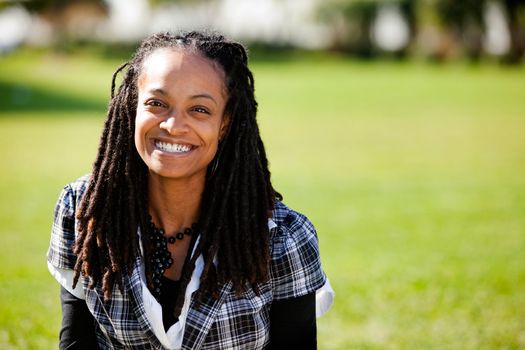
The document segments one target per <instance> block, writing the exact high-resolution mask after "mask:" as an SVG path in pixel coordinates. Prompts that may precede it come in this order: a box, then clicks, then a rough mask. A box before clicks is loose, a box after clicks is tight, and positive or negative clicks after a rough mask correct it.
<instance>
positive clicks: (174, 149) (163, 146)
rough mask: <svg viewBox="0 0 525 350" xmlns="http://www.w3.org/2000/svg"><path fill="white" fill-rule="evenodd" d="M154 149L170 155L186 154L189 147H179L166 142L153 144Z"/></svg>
mask: <svg viewBox="0 0 525 350" xmlns="http://www.w3.org/2000/svg"><path fill="white" fill-rule="evenodd" d="M155 147H157V148H158V149H159V150H161V151H164V152H171V153H184V152H188V151H189V150H190V149H191V147H190V146H187V145H179V144H178V143H168V142H161V141H157V142H155Z"/></svg>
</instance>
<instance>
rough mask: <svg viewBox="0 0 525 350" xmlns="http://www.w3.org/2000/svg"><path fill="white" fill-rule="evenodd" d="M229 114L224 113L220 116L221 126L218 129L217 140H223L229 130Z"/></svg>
mask: <svg viewBox="0 0 525 350" xmlns="http://www.w3.org/2000/svg"><path fill="white" fill-rule="evenodd" d="M230 120H231V118H230V116H229V115H226V114H225V115H224V116H223V117H222V121H221V128H220V130H219V141H222V140H224V138H225V137H226V136H227V135H228V132H229V131H230Z"/></svg>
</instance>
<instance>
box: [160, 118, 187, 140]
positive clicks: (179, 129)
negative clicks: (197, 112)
mask: <svg viewBox="0 0 525 350" xmlns="http://www.w3.org/2000/svg"><path fill="white" fill-rule="evenodd" d="M185 119H186V118H185V117H184V116H183V115H181V114H177V113H172V114H171V115H170V116H169V117H168V118H166V119H165V120H163V121H162V122H161V123H160V128H161V129H164V130H166V131H167V132H168V133H169V134H171V135H177V134H183V133H185V132H187V131H188V125H187V124H186V120H185Z"/></svg>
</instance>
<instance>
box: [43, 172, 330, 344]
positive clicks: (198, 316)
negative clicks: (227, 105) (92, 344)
mask: <svg viewBox="0 0 525 350" xmlns="http://www.w3.org/2000/svg"><path fill="white" fill-rule="evenodd" d="M88 179H89V178H88V177H87V176H85V177H82V178H80V179H79V180H77V181H75V182H73V183H71V184H69V185H67V186H66V187H65V188H64V190H63V191H62V193H61V195H60V198H59V200H58V203H57V205H56V208H55V212H54V222H53V229H52V233H51V243H50V247H49V251H48V255H47V259H48V264H49V265H51V266H52V267H53V268H56V269H59V270H66V271H71V270H72V269H73V268H74V265H75V261H76V256H75V254H74V253H73V250H72V247H73V244H74V241H75V234H76V227H75V225H76V222H75V210H76V208H77V205H78V204H79V202H80V198H81V196H82V194H83V192H84V191H85V189H86V186H87V181H88ZM272 220H273V221H274V223H275V225H274V227H273V228H271V230H270V236H271V240H270V241H271V247H270V252H271V266H270V279H269V281H268V282H267V283H263V284H262V285H261V286H260V294H259V295H258V296H257V295H255V293H254V292H253V291H252V290H248V291H246V292H245V293H244V294H242V295H241V296H236V295H235V293H234V291H233V290H232V283H231V282H229V283H226V284H224V285H223V286H222V287H221V289H220V293H219V298H218V299H214V298H213V297H212V296H211V295H208V294H205V297H204V300H203V303H202V304H201V305H200V307H196V305H195V300H193V298H192V299H191V302H190V307H189V311H188V313H187V317H186V324H185V327H184V333H183V337H182V349H219V348H221V349H222V348H227V349H261V348H264V347H265V346H266V345H267V344H268V342H269V309H270V306H271V303H272V301H273V300H281V299H289V298H294V297H299V296H302V295H306V294H308V293H312V292H314V291H316V290H318V289H320V288H321V287H322V286H323V285H324V284H325V282H326V276H325V274H324V273H323V270H322V268H321V263H320V259H319V248H318V241H317V235H316V232H315V229H314V227H313V225H312V224H311V223H310V221H308V219H307V218H306V217H305V216H303V215H301V214H299V213H297V212H295V211H293V210H291V209H289V208H288V207H286V206H285V205H284V204H282V203H280V202H278V203H277V205H276V208H275V210H274V212H273V217H272ZM141 259H142V258H141V257H139V258H138V259H137V261H136V263H135V267H134V269H133V271H132V273H131V275H129V276H128V274H124V277H123V284H124V290H123V292H120V291H119V290H118V288H115V290H114V291H113V295H112V297H111V298H110V300H109V301H108V302H106V303H104V302H103V300H102V295H103V294H102V292H101V289H100V286H96V287H95V288H94V289H89V288H87V283H88V281H87V278H83V279H81V280H80V281H82V283H83V286H82V288H81V291H82V293H83V296H85V300H86V304H87V306H88V308H89V310H90V311H91V313H92V314H93V316H94V318H95V319H96V321H97V327H96V333H97V334H96V335H97V339H98V342H99V346H100V348H101V349H165V347H164V346H163V344H162V343H161V342H160V341H159V339H158V337H157V336H156V335H155V333H154V331H153V328H152V326H151V322H150V320H149V319H148V317H147V315H146V312H145V306H144V298H143V290H142V288H143V286H144V284H143V283H142V281H141V278H143V275H142V277H141V273H142V274H143V273H144V272H143V271H144V270H143V267H142V266H143V263H142V261H141ZM55 277H57V276H56V275H55ZM58 278H59V277H57V279H58ZM59 282H60V283H61V284H64V283H65V282H64V280H63V279H62V280H59ZM64 287H66V286H64ZM67 287H69V289H71V286H67ZM67 287H66V288H67Z"/></svg>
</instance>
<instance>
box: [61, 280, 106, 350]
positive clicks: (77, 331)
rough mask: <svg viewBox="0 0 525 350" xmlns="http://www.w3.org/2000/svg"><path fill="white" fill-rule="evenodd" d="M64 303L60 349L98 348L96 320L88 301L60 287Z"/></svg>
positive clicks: (88, 349)
mask: <svg viewBox="0 0 525 350" xmlns="http://www.w3.org/2000/svg"><path fill="white" fill-rule="evenodd" d="M60 302H61V305H62V328H61V329H60V345H59V349H60V350H66V349H67V350H83V349H86V350H92V349H98V345H97V337H96V335H95V320H94V318H93V315H91V313H90V312H89V310H88V308H87V305H86V302H85V301H84V300H82V299H79V298H77V297H76V296H74V295H73V294H71V293H69V292H68V291H67V290H66V289H65V288H64V287H60Z"/></svg>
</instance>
